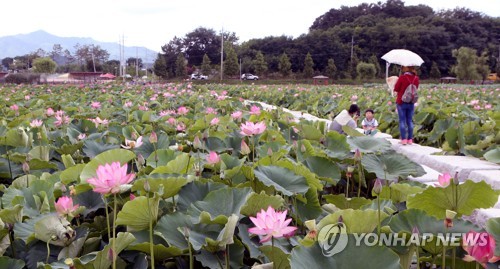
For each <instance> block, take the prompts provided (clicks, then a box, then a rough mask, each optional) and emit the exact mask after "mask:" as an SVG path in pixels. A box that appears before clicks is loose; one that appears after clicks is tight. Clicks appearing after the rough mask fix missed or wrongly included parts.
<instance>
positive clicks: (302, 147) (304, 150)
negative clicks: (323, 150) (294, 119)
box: [300, 144, 306, 153]
mask: <svg viewBox="0 0 500 269" xmlns="http://www.w3.org/2000/svg"><path fill="white" fill-rule="evenodd" d="M300 152H302V153H304V152H306V146H305V145H304V144H302V145H300Z"/></svg>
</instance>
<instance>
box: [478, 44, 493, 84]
mask: <svg viewBox="0 0 500 269" xmlns="http://www.w3.org/2000/svg"><path fill="white" fill-rule="evenodd" d="M476 68H477V73H478V74H479V76H480V77H481V79H482V80H483V81H484V80H486V78H487V77H488V75H489V74H490V65H489V64H488V52H487V51H486V50H485V51H483V53H481V56H479V57H478V58H477V62H476Z"/></svg>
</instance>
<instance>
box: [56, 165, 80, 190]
mask: <svg viewBox="0 0 500 269" xmlns="http://www.w3.org/2000/svg"><path fill="white" fill-rule="evenodd" d="M84 168H85V164H83V163H79V164H77V165H75V166H71V167H69V168H66V170H64V171H62V172H61V182H62V183H64V184H65V185H68V184H70V183H73V182H77V181H78V179H80V174H81V173H82V171H83V169H84Z"/></svg>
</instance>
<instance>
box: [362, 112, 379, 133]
mask: <svg viewBox="0 0 500 269" xmlns="http://www.w3.org/2000/svg"><path fill="white" fill-rule="evenodd" d="M373 114H374V112H373V110H372V109H367V110H366V112H365V118H364V119H363V121H362V122H361V125H362V126H363V130H364V133H365V135H371V134H375V133H376V130H377V127H378V122H377V120H376V119H375V118H374V116H373Z"/></svg>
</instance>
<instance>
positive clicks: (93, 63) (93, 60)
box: [92, 44, 96, 73]
mask: <svg viewBox="0 0 500 269" xmlns="http://www.w3.org/2000/svg"><path fill="white" fill-rule="evenodd" d="M92 65H93V66H94V73H95V72H96V71H95V58H94V44H92Z"/></svg>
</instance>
